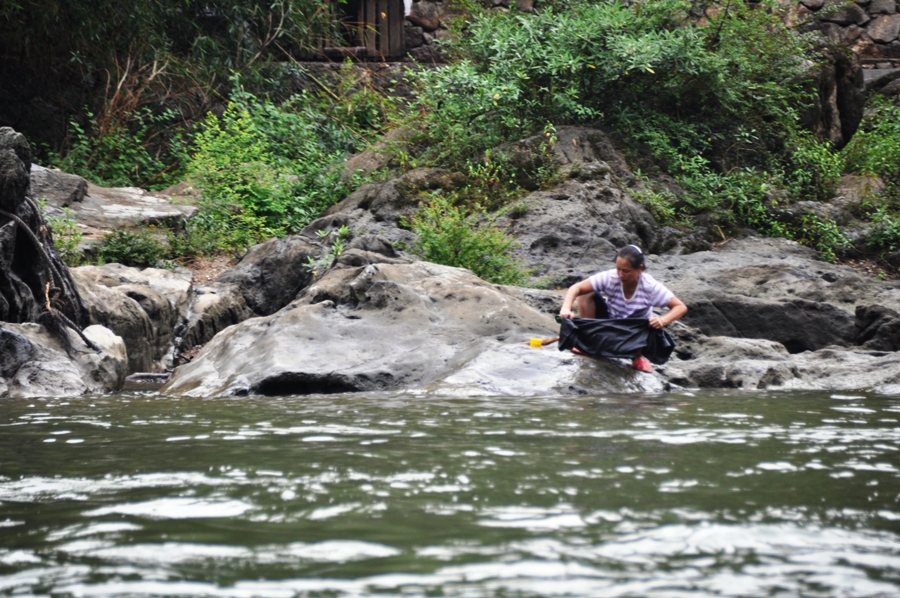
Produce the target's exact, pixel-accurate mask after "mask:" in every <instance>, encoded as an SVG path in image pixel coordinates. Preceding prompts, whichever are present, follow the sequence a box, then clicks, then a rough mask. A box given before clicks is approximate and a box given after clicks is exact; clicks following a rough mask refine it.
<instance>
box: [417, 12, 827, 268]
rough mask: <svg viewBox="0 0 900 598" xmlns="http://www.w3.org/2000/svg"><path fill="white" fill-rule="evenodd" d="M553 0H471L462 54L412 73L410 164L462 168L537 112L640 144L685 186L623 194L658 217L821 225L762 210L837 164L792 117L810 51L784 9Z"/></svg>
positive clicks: (811, 187) (773, 208) (641, 152)
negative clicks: (525, 4) (534, 2)
mask: <svg viewBox="0 0 900 598" xmlns="http://www.w3.org/2000/svg"><path fill="white" fill-rule="evenodd" d="M556 4H560V5H561V7H560V8H559V10H556V9H555V8H554V6H555V4H550V5H544V7H543V10H542V11H540V12H539V13H537V14H528V15H526V14H522V13H517V12H515V11H480V10H479V9H478V8H477V7H475V8H474V10H475V13H476V14H475V17H474V18H473V19H472V20H470V21H469V22H466V23H464V24H462V25H461V26H460V28H459V32H460V35H459V36H458V41H456V42H454V43H453V44H452V45H451V50H452V51H453V52H455V53H456V55H458V56H460V57H461V60H460V61H459V62H457V63H454V64H449V65H446V66H443V67H440V68H437V69H434V70H428V71H422V72H420V73H418V74H416V75H414V80H415V81H416V83H417V87H416V90H417V95H416V101H415V103H414V106H415V108H417V109H418V111H419V112H420V113H421V114H424V118H425V120H426V122H427V124H426V125H425V126H421V129H422V130H423V131H424V132H423V134H422V136H421V138H420V142H421V144H422V147H424V150H423V151H422V152H421V153H420V156H419V158H420V163H421V162H424V163H435V164H441V165H447V166H450V167H453V168H456V169H458V170H460V171H463V172H464V171H465V170H464V168H465V165H466V164H468V163H469V161H470V160H471V159H472V156H479V155H482V154H483V153H484V152H486V151H487V150H489V149H490V148H493V147H496V146H498V145H500V144H502V143H503V142H507V141H511V140H515V139H519V138H522V137H525V136H527V135H532V134H535V133H537V132H539V131H540V130H541V128H542V127H543V126H545V123H547V122H552V123H554V124H557V125H559V124H566V123H579V122H586V123H591V124H599V125H601V126H603V127H605V128H607V129H611V130H613V131H615V132H616V133H617V134H618V137H619V138H620V139H621V140H623V141H624V143H625V144H626V146H627V147H628V148H629V151H630V153H631V158H632V161H633V162H635V163H638V164H639V163H640V162H641V158H640V156H643V157H644V158H643V159H647V158H649V160H650V165H651V169H652V168H657V167H658V168H661V169H662V170H663V171H665V172H667V173H668V174H670V175H672V176H674V177H675V179H676V180H677V181H678V183H679V184H680V185H681V186H682V187H683V188H684V189H685V190H686V193H684V194H681V195H678V196H676V195H674V194H672V193H660V192H658V191H655V190H653V189H652V188H651V187H649V186H645V188H644V189H643V190H641V191H638V192H637V193H636V195H637V196H638V199H639V201H641V202H642V203H644V204H645V205H646V206H647V207H648V208H649V209H650V210H651V211H652V212H653V213H654V215H655V216H656V217H657V218H658V219H659V220H660V221H661V222H664V223H675V224H685V225H687V224H689V222H690V220H691V218H692V217H693V216H696V215H698V214H710V215H711V216H712V222H713V224H716V225H719V226H720V227H721V228H723V229H725V230H728V229H729V228H731V229H732V230H735V229H738V228H740V227H745V226H751V227H754V228H757V229H758V230H760V231H761V232H764V233H768V234H773V235H788V236H793V237H796V238H798V239H801V240H803V241H804V242H809V243H812V244H813V245H814V246H815V245H817V244H821V242H820V240H819V239H832V240H834V236H833V235H830V234H826V233H827V232H828V231H825V232H823V233H822V234H818V233H817V234H812V235H806V234H801V232H802V231H799V230H795V231H792V230H790V229H791V227H790V226H789V225H787V224H785V223H783V222H781V221H779V220H778V219H777V218H776V217H775V216H774V215H775V214H776V213H777V211H778V209H779V208H780V207H781V206H779V205H778V204H779V203H781V204H789V203H792V202H794V201H797V200H798V199H823V198H826V197H828V196H829V194H830V193H831V192H832V191H833V189H834V187H835V185H836V182H837V180H838V178H839V177H840V175H841V173H842V171H843V168H844V160H843V157H842V156H841V155H840V154H839V153H837V152H835V150H834V148H832V147H831V145H830V144H829V143H827V142H822V141H819V140H817V139H816V138H815V137H814V136H813V135H812V134H811V133H809V132H808V131H806V130H804V129H803V128H802V126H801V124H800V123H801V120H802V118H801V116H802V115H803V114H804V110H805V109H806V108H807V107H808V106H810V105H811V102H812V99H813V98H812V95H811V94H810V93H809V89H810V83H809V82H810V72H811V71H810V65H809V63H804V61H805V60H807V59H808V58H810V57H812V58H814V57H815V56H816V50H815V47H814V44H813V43H812V39H813V38H812V37H811V36H808V35H800V34H797V32H796V31H793V30H791V29H790V28H788V27H787V26H786V25H785V24H784V23H785V22H786V21H785V20H784V19H783V18H782V17H783V16H785V15H784V14H783V11H784V10H785V9H784V8H782V7H780V6H779V5H778V4H777V3H776V2H763V3H761V4H760V5H754V7H753V8H751V7H750V6H749V5H748V4H747V3H745V2H743V1H741V0H737V1H729V2H722V3H718V2H710V3H706V4H704V5H703V7H704V8H707V7H710V8H713V9H715V10H710V11H706V15H707V16H705V17H704V18H702V19H701V18H697V17H695V16H693V15H694V14H699V13H697V12H696V10H695V9H696V7H697V6H699V5H697V6H695V5H694V4H693V3H691V2H689V1H687V0H648V1H646V2H638V3H619V2H588V1H579V0H573V1H568V2H560V3H556ZM823 226H825V225H823ZM826 228H828V227H827V226H826ZM829 230H830V229H829ZM835 243H836V245H834V246H835V247H837V246H839V245H840V242H839V241H837V240H835ZM825 244H826V245H829V243H828V242H825ZM830 246H831V245H829V247H830ZM825 254H826V257H828V256H830V255H832V254H828V251H825Z"/></svg>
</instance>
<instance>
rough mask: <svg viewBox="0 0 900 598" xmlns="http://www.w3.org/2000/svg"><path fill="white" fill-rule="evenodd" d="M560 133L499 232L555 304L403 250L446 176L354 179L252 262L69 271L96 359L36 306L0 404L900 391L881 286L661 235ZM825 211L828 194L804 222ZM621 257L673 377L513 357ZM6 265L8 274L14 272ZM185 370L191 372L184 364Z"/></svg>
mask: <svg viewBox="0 0 900 598" xmlns="http://www.w3.org/2000/svg"><path fill="white" fill-rule="evenodd" d="M5 138H9V139H17V138H15V137H14V136H11V135H7V137H5ZM559 138H560V142H559V143H558V144H557V146H556V147H557V149H556V158H557V160H558V162H559V164H560V168H561V172H562V179H561V182H560V183H559V184H558V185H557V186H556V187H554V188H552V189H549V190H537V191H534V192H532V193H530V194H528V195H527V196H525V197H524V198H522V199H521V206H522V207H521V209H519V210H517V212H518V213H517V214H516V215H515V217H514V218H513V217H511V216H508V217H507V218H508V220H507V221H506V222H505V223H506V224H508V225H509V230H511V231H512V232H513V233H514V234H515V235H516V237H517V239H518V241H519V243H520V246H519V248H518V249H517V250H516V251H517V253H518V257H519V258H520V259H521V260H522V262H523V263H525V264H527V265H528V266H530V267H532V268H533V269H534V271H535V274H536V275H537V276H542V277H544V280H553V281H555V283H556V285H557V286H558V287H559V289H557V290H539V289H531V288H517V287H504V286H498V285H494V284H490V283H487V282H485V281H483V280H481V279H479V278H477V277H476V276H475V275H473V274H472V273H470V272H468V271H466V270H461V269H457V268H451V267H447V266H440V265H436V264H431V263H427V262H423V261H419V260H417V259H415V257H414V256H411V255H409V254H407V253H404V252H403V251H399V250H398V249H397V247H398V246H399V247H403V246H404V245H403V244H402V243H398V242H404V243H409V241H410V240H411V235H412V233H411V232H410V231H408V230H406V229H405V228H403V227H401V226H400V225H399V220H400V217H401V216H403V215H404V214H406V215H408V214H410V213H412V211H413V210H414V209H415V206H416V202H417V200H416V199H415V198H416V197H417V194H418V191H419V190H422V189H428V188H433V186H434V185H442V184H452V176H451V173H446V172H442V171H440V170H438V169H415V170H412V171H409V172H407V173H405V174H403V175H402V176H400V177H399V178H396V179H392V180H388V181H386V182H382V183H370V184H367V185H364V186H363V187H361V188H360V189H358V190H357V191H356V192H355V193H353V194H351V195H350V196H349V197H348V198H347V199H346V200H344V201H343V202H341V203H340V204H339V205H337V206H335V207H333V208H332V209H331V210H329V212H328V213H326V215H325V216H323V217H322V218H320V219H319V220H317V221H314V222H313V223H311V224H310V225H309V226H308V227H307V228H306V229H304V230H303V231H302V232H301V234H298V235H294V236H290V237H285V238H282V239H272V240H270V241H268V242H266V243H263V244H261V245H258V246H256V247H253V248H252V249H251V250H250V251H249V252H248V253H247V254H246V255H245V256H244V257H243V258H242V259H241V260H240V261H239V262H238V263H237V264H236V265H235V266H234V267H233V268H230V269H228V270H227V271H225V272H224V273H222V274H221V275H220V276H218V278H216V279H215V280H214V281H211V282H205V283H200V282H199V281H194V280H193V277H192V275H191V273H190V272H189V271H186V270H176V271H171V270H161V269H154V268H148V269H144V270H137V269H134V268H127V267H124V266H121V265H118V264H107V265H105V266H84V267H81V268H74V269H72V270H71V271H69V270H66V277H67V278H66V280H71V281H72V282H71V287H72V288H73V289H74V291H73V292H75V293H77V298H78V302H79V303H78V305H79V306H80V309H81V310H82V311H81V312H80V313H81V314H82V315H83V318H84V320H85V321H84V322H83V323H82V325H86V326H88V327H87V328H85V329H84V335H85V337H86V338H87V339H89V340H91V341H92V342H93V344H94V345H95V347H96V349H97V350H98V351H95V350H93V349H90V347H88V346H87V345H84V346H83V344H82V341H81V340H80V338H78V336H77V334H76V333H75V332H74V331H72V330H69V331H66V332H65V334H66V335H67V338H69V341H70V342H69V344H70V345H71V347H69V348H67V347H66V346H65V343H64V342H61V341H60V340H59V335H58V334H55V335H54V334H53V333H51V332H52V331H49V332H48V331H47V330H45V329H43V327H42V326H41V325H40V324H35V323H26V322H29V321H31V320H29V318H28V317H26V316H27V315H28V313H30V312H26V311H21V312H15V314H18V315H15V317H13V318H12V319H11V320H10V323H4V324H0V342H2V347H3V351H2V354H3V357H2V360H0V396H10V397H26V396H49V395H65V396H71V395H80V394H86V393H87V394H92V393H104V392H112V391H115V390H117V389H119V388H121V386H122V384H123V381H124V378H125V375H126V374H127V373H135V372H150V373H153V372H157V373H162V372H166V371H168V370H172V369H174V372H173V374H172V377H171V380H170V381H169V382H168V384H167V385H166V386H165V387H164V388H163V391H162V392H164V393H169V394H185V395H192V396H220V395H244V394H260V395H279V394H310V393H333V392H372V391H405V392H410V393H417V394H419V393H436V394H449V395H483V394H498V395H536V394H560V393H561V394H567V393H595V392H659V391H665V390H667V389H672V388H678V387H682V388H693V387H716V388H743V389H763V388H765V389H823V388H824V389H840V390H872V391H877V392H885V393H894V392H898V391H900V353H898V352H897V351H898V349H900V286H898V284H897V283H896V282H892V281H878V280H875V279H873V278H871V277H867V276H864V275H862V274H860V273H858V272H856V271H854V270H853V269H851V268H849V267H845V266H839V265H833V264H829V263H826V262H823V261H821V260H820V259H819V258H818V256H817V254H816V253H815V252H814V251H812V250H810V249H807V248H804V247H801V246H799V245H798V244H796V243H793V242H790V241H785V240H781V239H763V238H756V237H753V236H748V237H746V238H743V239H734V240H729V241H727V242H724V243H723V242H721V239H716V237H715V232H714V231H704V230H702V229H698V230H696V231H691V232H685V231H680V230H676V229H670V228H665V227H659V226H658V225H657V224H656V222H655V220H654V218H653V217H652V215H651V214H650V213H649V212H648V211H647V210H646V209H645V208H644V207H642V206H641V205H640V204H639V203H638V202H637V201H635V199H634V197H633V189H634V188H635V187H634V185H635V181H634V177H633V176H632V175H631V172H630V169H629V167H628V164H627V163H626V162H625V160H624V159H623V158H622V156H621V155H620V154H618V153H617V152H616V151H615V149H614V148H613V145H612V144H611V143H610V142H609V140H608V139H607V138H606V136H605V135H604V134H603V133H602V132H600V131H596V130H591V129H581V128H568V129H562V130H560V132H559ZM523 144H524V145H527V140H525V141H524V142H523ZM14 150H15V147H2V148H0V154H2V156H3V157H4V159H7V160H8V161H12V160H13V159H15V160H18V161H19V164H20V167H16V168H11V170H9V169H8V172H13V173H14V174H16V176H19V177H20V178H21V175H22V172H28V168H26V160H24V159H23V157H22V155H21V154H22V152H21V151H20V152H19V154H16V152H15V151H14ZM26 158H27V156H26ZM44 180H46V178H45V179H44ZM448 181H449V182H448ZM20 182H21V181H20ZM69 183H71V181H69ZM4 184H6V183H4ZM4 188H6V189H14V190H16V192H17V193H20V194H21V196H22V199H21V201H19V203H18V204H17V205H30V204H27V202H30V201H31V198H32V197H33V194H34V188H35V187H34V185H33V183H32V187H30V188H28V185H27V181H26V183H25V184H24V185H19V186H18V187H11V186H9V185H6V186H5V187H4ZM60 195H65V193H64V192H63V191H60ZM100 195H101V194H100V193H98V194H97V196H100ZM106 195H107V196H108V197H115V196H116V194H115V193H112V194H106ZM32 203H33V202H32ZM5 205H6V204H5ZM9 205H12V204H9ZM839 205H841V198H835V199H834V200H833V202H831V203H826V204H820V205H818V206H815V207H817V208H820V209H833V208H835V206H839ZM179 209H180V208H179ZM100 211H101V212H102V208H100ZM32 216H33V215H32ZM32 216H30V217H32ZM0 222H8V219H6V220H0ZM341 227H346V230H349V231H351V232H350V234H349V236H348V238H347V239H346V241H347V244H346V249H345V250H344V251H343V253H341V254H340V255H339V256H338V258H337V259H336V260H335V262H334V264H332V265H331V266H328V267H324V266H323V267H322V268H320V270H319V271H317V272H315V273H314V272H313V271H312V270H311V269H310V268H308V267H307V264H308V263H309V261H310V258H311V259H312V260H313V261H315V260H317V259H319V258H320V257H321V256H322V255H323V254H324V253H327V252H328V250H329V248H328V247H327V246H325V245H324V244H323V243H324V242H323V239H322V237H321V236H320V235H319V234H317V233H318V232H319V231H323V230H324V231H328V230H338V229H340V228H341ZM6 228H10V229H13V228H15V227H13V226H11V224H9V223H8V224H7V225H6V226H5V227H4V230H5V229H6ZM9 234H12V233H11V232H10V233H9ZM7 238H8V237H4V238H3V239H0V247H2V252H0V255H3V256H4V259H5V260H6V261H5V262H4V263H5V264H6V267H7V270H6V272H7V273H9V272H12V275H16V274H15V273H16V272H25V273H29V274H28V276H31V277H32V278H34V281H33V284H32V285H31V286H28V285H25V286H28V288H29V289H31V288H32V287H33V288H34V289H35V290H29V291H28V293H25V292H24V291H23V287H22V286H21V285H19V286H15V288H16V289H18V293H19V294H18V295H17V296H18V297H21V296H26V295H28V296H30V297H31V301H32V304H33V309H38V307H39V303H40V298H39V297H38V299H37V300H36V299H35V297H36V296H38V292H39V289H40V288H41V287H42V286H43V285H44V284H45V283H46V282H48V281H50V280H49V278H48V277H49V276H50V275H49V274H46V273H44V272H43V270H42V269H41V265H40V264H37V263H36V261H37V260H36V259H35V257H34V256H33V255H32V256H31V258H30V259H31V262H28V263H26V262H27V259H26V258H25V257H22V256H25V255H26V253H25V252H24V251H23V250H21V249H20V245H16V244H15V242H13V243H12V244H10V243H9V242H8V241H7V240H6V239H7ZM9 238H12V237H9ZM21 242H22V241H18V243H21ZM4 243H6V244H4ZM628 243H636V244H639V245H641V246H643V247H645V248H646V249H647V250H648V252H650V253H651V255H650V256H649V259H648V268H649V271H650V272H651V273H652V274H653V275H654V276H655V277H656V278H658V279H659V280H661V281H663V282H664V283H666V284H667V285H668V286H669V287H670V288H671V289H672V290H673V291H674V292H675V293H676V294H677V295H678V296H679V297H680V298H681V299H682V300H684V301H685V303H687V304H688V306H689V308H690V312H689V313H688V315H687V316H686V317H685V318H684V320H682V321H681V322H678V323H675V324H674V325H672V326H671V332H672V334H673V335H674V336H675V338H676V339H677V341H678V343H679V345H678V348H677V349H676V353H675V355H674V356H673V358H672V359H671V360H670V361H669V363H667V364H666V365H665V366H662V367H659V368H657V369H656V371H655V372H654V373H652V374H643V373H638V372H636V371H634V370H632V369H631V368H629V367H628V366H627V364H626V363H624V362H622V363H620V362H617V361H610V360H596V359H591V358H586V357H581V356H577V355H573V354H571V353H568V352H560V351H558V350H557V349H556V346H555V345H552V344H551V345H548V346H544V347H542V348H532V347H530V346H528V340H529V339H530V338H532V337H550V336H554V335H555V334H556V332H557V330H558V327H557V325H556V324H555V322H554V320H553V315H554V314H555V313H556V312H557V311H558V309H559V305H560V303H561V298H562V290H561V289H564V288H565V287H566V286H567V285H568V284H571V283H572V282H574V281H576V280H580V279H581V278H583V277H585V276H587V275H589V274H591V273H593V272H594V271H597V270H599V269H604V268H607V267H609V266H610V265H611V260H612V256H613V254H614V251H615V248H616V247H618V246H621V245H624V244H628ZM14 250H15V251H17V252H18V253H16V255H18V256H19V257H17V258H16V259H12V258H10V257H8V256H11V255H13V251H14ZM9 264H15V265H16V267H17V268H18V269H9V268H8V265H9ZM16 276H18V275H16ZM28 276H26V275H24V274H23V275H22V276H19V278H20V279H22V280H24V279H25V278H27V277H28ZM42 276H43V277H44V278H41V277H42ZM7 278H8V279H9V280H12V278H11V276H10V274H7ZM45 278H46V279H47V280H45ZM7 287H9V285H7ZM7 287H4V288H7ZM9 288H12V287H9ZM4 292H6V291H4ZM4 313H6V314H13V313H14V312H12V311H10V310H7V311H6V312H4ZM186 354H187V355H190V356H192V357H193V358H192V359H191V360H190V361H189V362H187V363H184V362H185V361H187V358H186V357H185V355H186ZM194 355H196V356H194Z"/></svg>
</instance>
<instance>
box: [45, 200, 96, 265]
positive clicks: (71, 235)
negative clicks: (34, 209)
mask: <svg viewBox="0 0 900 598" xmlns="http://www.w3.org/2000/svg"><path fill="white" fill-rule="evenodd" d="M37 204H38V209H40V210H41V212H42V213H43V212H44V210H45V209H46V206H47V202H46V200H44V199H38V200H37ZM62 212H63V213H62V215H61V216H50V217H49V218H47V217H46V216H45V221H46V222H47V226H49V227H50V231H51V232H52V233H53V247H54V248H55V249H56V251H58V252H59V257H61V258H62V260H63V262H64V263H65V264H66V265H67V266H69V267H71V268H74V267H76V266H80V265H82V264H83V263H84V254H83V253H82V252H81V250H80V249H78V244H79V243H81V239H82V238H83V235H82V234H81V231H80V230H79V229H78V224H77V223H76V222H75V214H74V212H72V210H71V209H70V208H63V209H62Z"/></svg>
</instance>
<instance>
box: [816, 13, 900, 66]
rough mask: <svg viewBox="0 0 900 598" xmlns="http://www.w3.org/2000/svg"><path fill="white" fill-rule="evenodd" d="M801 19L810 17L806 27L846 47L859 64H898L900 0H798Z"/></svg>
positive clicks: (899, 60)
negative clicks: (853, 0) (857, 59)
mask: <svg viewBox="0 0 900 598" xmlns="http://www.w3.org/2000/svg"><path fill="white" fill-rule="evenodd" d="M798 12H799V14H798V16H799V17H800V18H801V19H807V18H811V19H814V20H813V21H812V22H811V23H810V25H808V26H807V28H808V29H812V30H817V31H821V32H822V33H823V34H824V35H825V36H827V37H828V38H830V39H831V40H833V41H835V42H838V43H842V44H845V45H847V46H848V47H850V48H851V49H852V50H853V51H854V52H856V54H857V55H858V56H859V58H860V61H861V62H862V66H863V68H869V69H888V68H896V67H900V3H898V0H858V1H857V2H841V1H839V0H801V2H800V4H799V8H798Z"/></svg>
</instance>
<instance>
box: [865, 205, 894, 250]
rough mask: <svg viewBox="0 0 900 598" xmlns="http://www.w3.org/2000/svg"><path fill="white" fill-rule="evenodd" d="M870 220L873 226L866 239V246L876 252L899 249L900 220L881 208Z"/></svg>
mask: <svg viewBox="0 0 900 598" xmlns="http://www.w3.org/2000/svg"><path fill="white" fill-rule="evenodd" d="M872 220H873V221H874V222H875V226H874V228H873V229H872V232H870V233H869V235H868V237H867V238H866V242H867V244H868V246H869V247H870V248H871V249H874V250H878V251H896V250H898V249H900V218H898V217H897V216H894V215H891V214H890V213H888V211H887V209H885V208H884V207H882V208H879V209H878V210H877V211H876V212H875V214H874V215H873V218H872Z"/></svg>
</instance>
